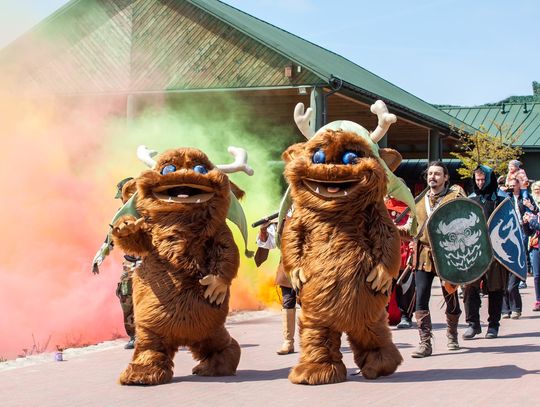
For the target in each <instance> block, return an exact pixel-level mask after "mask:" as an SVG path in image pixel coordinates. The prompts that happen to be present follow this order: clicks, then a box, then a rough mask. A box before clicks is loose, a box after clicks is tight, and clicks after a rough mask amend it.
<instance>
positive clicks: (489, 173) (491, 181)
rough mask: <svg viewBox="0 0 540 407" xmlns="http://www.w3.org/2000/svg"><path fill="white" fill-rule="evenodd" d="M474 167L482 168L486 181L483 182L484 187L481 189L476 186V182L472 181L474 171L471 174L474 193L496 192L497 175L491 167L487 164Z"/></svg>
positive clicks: (486, 193)
mask: <svg viewBox="0 0 540 407" xmlns="http://www.w3.org/2000/svg"><path fill="white" fill-rule="evenodd" d="M476 169H477V170H478V169H479V170H482V172H483V173H484V174H486V183H485V184H484V187H483V188H482V189H480V188H478V186H477V185H476V182H474V173H473V176H472V178H471V179H472V183H473V188H474V193H475V194H476V195H491V194H493V193H495V192H497V188H498V185H497V176H496V175H495V173H494V172H493V169H491V168H490V167H488V166H487V165H479V166H478V167H476ZM475 171H476V170H475Z"/></svg>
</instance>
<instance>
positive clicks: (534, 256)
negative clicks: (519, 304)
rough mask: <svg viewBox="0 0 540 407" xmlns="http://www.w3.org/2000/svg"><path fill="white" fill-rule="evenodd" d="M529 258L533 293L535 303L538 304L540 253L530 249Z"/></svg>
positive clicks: (539, 294) (539, 299)
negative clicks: (532, 278)
mask: <svg viewBox="0 0 540 407" xmlns="http://www.w3.org/2000/svg"><path fill="white" fill-rule="evenodd" d="M529 256H530V258H531V266H532V272H533V277H534V293H535V294H536V302H540V251H538V249H531V252H530V253H529Z"/></svg>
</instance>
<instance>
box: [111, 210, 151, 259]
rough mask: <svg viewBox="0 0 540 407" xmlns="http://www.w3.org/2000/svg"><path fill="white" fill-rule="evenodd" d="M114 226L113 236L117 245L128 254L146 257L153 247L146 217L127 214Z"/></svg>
mask: <svg viewBox="0 0 540 407" xmlns="http://www.w3.org/2000/svg"><path fill="white" fill-rule="evenodd" d="M111 226H112V232H111V234H112V238H113V242H114V244H115V246H117V247H119V248H120V249H122V251H124V252H125V253H127V254H130V255H133V256H139V257H144V256H146V255H147V254H148V253H149V252H150V250H151V249H152V240H151V237H150V234H149V233H148V225H147V224H146V222H145V221H144V218H139V219H136V218H135V217H134V216H131V215H126V216H122V217H121V218H120V219H118V220H117V221H116V222H115V223H114V224H113V225H111Z"/></svg>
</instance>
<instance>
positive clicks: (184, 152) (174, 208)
mask: <svg viewBox="0 0 540 407" xmlns="http://www.w3.org/2000/svg"><path fill="white" fill-rule="evenodd" d="M229 152H230V153H231V154H233V155H234V156H235V158H236V160H235V162H234V163H232V164H227V165H214V164H213V163H212V162H211V161H210V160H209V159H208V157H207V156H206V154H204V153H203V152H202V151H200V150H197V149H195V148H178V149H174V150H168V151H165V152H164V153H162V154H161V155H159V157H158V158H157V160H154V159H153V158H152V156H153V155H155V152H153V151H150V150H148V149H147V148H146V147H144V146H140V147H139V148H138V150H137V155H138V157H139V158H140V159H141V160H142V161H143V162H145V163H146V164H147V165H148V166H149V167H151V168H152V169H151V170H148V171H144V172H143V173H142V174H141V175H140V176H139V177H138V178H137V180H136V181H137V191H138V197H137V210H138V211H139V212H140V214H141V215H143V216H148V217H150V218H153V219H156V218H158V217H163V216H166V217H171V216H172V217H173V218H174V221H175V222H178V221H183V223H184V222H185V221H187V222H190V221H197V222H200V223H202V224H207V223H208V222H210V221H211V222H212V223H216V222H219V223H222V222H224V221H225V218H226V216H227V211H228V208H229V202H230V193H231V190H232V191H233V192H234V193H235V194H236V195H237V196H239V195H240V196H241V195H243V191H241V190H240V189H239V188H238V187H237V186H236V185H233V184H232V183H231V182H230V181H229V178H228V176H227V175H226V173H230V172H236V171H244V172H246V173H248V174H250V175H251V174H252V173H253V170H252V169H251V168H250V167H249V166H248V165H247V153H246V152H245V150H243V149H240V148H236V147H229ZM171 220H172V218H171Z"/></svg>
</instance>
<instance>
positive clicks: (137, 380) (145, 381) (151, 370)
mask: <svg viewBox="0 0 540 407" xmlns="http://www.w3.org/2000/svg"><path fill="white" fill-rule="evenodd" d="M172 377H173V371H172V369H170V368H164V367H162V366H159V365H139V364H136V363H130V364H129V365H128V367H127V369H126V370H124V371H123V372H122V374H121V375H120V379H119V382H120V384H124V385H156V384H164V383H169V382H170V381H171V380H172Z"/></svg>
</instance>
